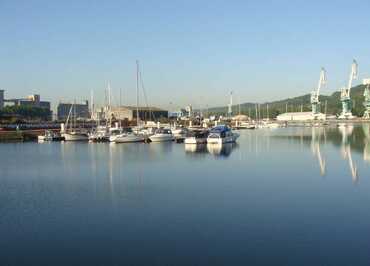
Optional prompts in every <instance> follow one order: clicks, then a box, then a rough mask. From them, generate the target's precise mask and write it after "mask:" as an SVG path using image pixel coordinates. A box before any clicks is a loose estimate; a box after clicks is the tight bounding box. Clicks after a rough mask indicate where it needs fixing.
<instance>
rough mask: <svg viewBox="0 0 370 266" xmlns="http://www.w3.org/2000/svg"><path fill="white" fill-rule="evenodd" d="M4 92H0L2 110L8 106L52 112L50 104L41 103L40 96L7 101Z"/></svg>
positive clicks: (34, 95)
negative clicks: (42, 109) (38, 108)
mask: <svg viewBox="0 0 370 266" xmlns="http://www.w3.org/2000/svg"><path fill="white" fill-rule="evenodd" d="M4 95H5V93H4V90H0V108H4V107H6V106H34V107H40V108H45V109H48V110H50V102H47V101H41V97H40V95H39V94H32V95H30V96H27V97H26V98H18V99H5V96H4Z"/></svg>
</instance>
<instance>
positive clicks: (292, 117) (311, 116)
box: [276, 112, 326, 121]
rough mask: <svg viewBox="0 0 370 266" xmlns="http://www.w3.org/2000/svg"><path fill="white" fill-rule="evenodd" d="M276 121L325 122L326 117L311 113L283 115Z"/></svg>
mask: <svg viewBox="0 0 370 266" xmlns="http://www.w3.org/2000/svg"><path fill="white" fill-rule="evenodd" d="M276 120H278V121H308V120H326V115H325V114H322V113H319V114H315V115H314V114H312V112H296V113H283V114H280V115H278V116H277V117H276Z"/></svg>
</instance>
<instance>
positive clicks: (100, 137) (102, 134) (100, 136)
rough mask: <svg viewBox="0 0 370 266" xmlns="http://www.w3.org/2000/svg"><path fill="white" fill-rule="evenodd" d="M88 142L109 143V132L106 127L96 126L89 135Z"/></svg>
mask: <svg viewBox="0 0 370 266" xmlns="http://www.w3.org/2000/svg"><path fill="white" fill-rule="evenodd" d="M89 141H92V142H106V141H109V131H108V129H107V127H106V126H97V127H96V129H95V130H94V131H93V132H91V133H90V134H89Z"/></svg>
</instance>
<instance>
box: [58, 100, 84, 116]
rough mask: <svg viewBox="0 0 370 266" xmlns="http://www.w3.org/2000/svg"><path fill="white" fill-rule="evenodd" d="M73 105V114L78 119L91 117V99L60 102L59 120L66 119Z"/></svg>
mask: <svg viewBox="0 0 370 266" xmlns="http://www.w3.org/2000/svg"><path fill="white" fill-rule="evenodd" d="M72 105H73V110H72V111H73V115H74V116H75V117H76V119H89V118H90V111H89V101H85V102H83V103H59V104H58V107H57V117H58V120H66V119H67V117H68V114H69V112H70V110H71V107H72Z"/></svg>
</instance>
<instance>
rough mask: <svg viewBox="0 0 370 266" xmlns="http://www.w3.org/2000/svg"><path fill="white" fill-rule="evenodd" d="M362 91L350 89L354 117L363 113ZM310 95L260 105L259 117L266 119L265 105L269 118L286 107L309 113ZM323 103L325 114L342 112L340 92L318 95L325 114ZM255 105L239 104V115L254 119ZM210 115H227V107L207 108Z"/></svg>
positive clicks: (363, 87)
mask: <svg viewBox="0 0 370 266" xmlns="http://www.w3.org/2000/svg"><path fill="white" fill-rule="evenodd" d="M364 89H365V85H358V86H355V87H353V88H352V89H351V99H352V103H353V109H352V113H353V114H354V115H356V116H362V115H363V113H364V110H365V108H364V106H363V101H364V96H363V94H364ZM310 98H311V95H310V94H305V95H302V96H297V97H293V98H288V99H284V100H278V101H272V102H264V103H260V106H261V109H260V110H261V117H266V114H267V108H266V106H267V104H268V106H269V117H270V118H273V117H276V116H277V115H278V114H281V113H285V112H286V106H287V105H288V112H300V111H301V110H302V111H303V112H308V111H311V102H310ZM325 101H327V114H332V115H335V114H339V113H340V112H341V110H342V104H341V102H340V91H336V92H334V93H333V94H332V95H330V96H327V95H320V102H321V111H322V112H323V113H324V112H325ZM232 110H233V114H238V113H239V106H238V105H233V108H232ZM255 110H256V103H250V102H248V103H243V104H240V113H241V114H245V115H249V114H250V116H251V117H252V118H255V113H256V111H255ZM208 112H209V113H210V114H217V115H225V114H227V106H222V107H212V108H208Z"/></svg>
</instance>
